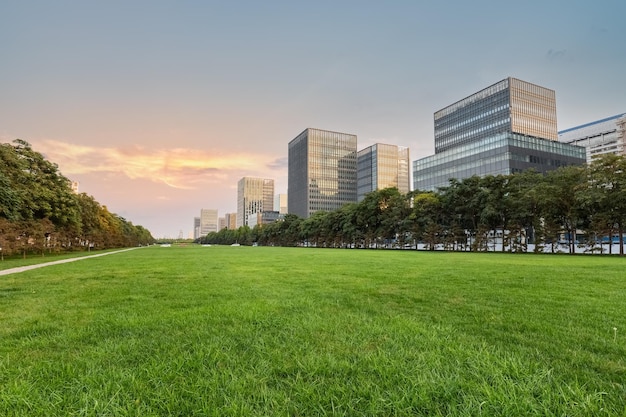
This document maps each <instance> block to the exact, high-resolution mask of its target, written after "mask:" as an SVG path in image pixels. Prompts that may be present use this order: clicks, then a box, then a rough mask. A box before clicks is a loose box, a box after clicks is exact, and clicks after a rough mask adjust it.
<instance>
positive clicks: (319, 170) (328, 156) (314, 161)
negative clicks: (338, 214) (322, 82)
mask: <svg viewBox="0 0 626 417" xmlns="http://www.w3.org/2000/svg"><path fill="white" fill-rule="evenodd" d="M356 142H357V141H356V135H350V134H347V133H338V132H331V131H327V130H319V129H311V128H309V129H305V130H304V131H303V132H302V133H300V134H299V135H298V136H296V138H294V139H293V140H292V141H291V142H289V162H288V178H287V187H288V188H287V207H288V211H289V213H290V214H296V215H298V216H299V217H302V218H308V217H309V216H310V215H311V214H313V213H315V212H316V211H334V210H337V209H339V208H340V207H341V206H343V205H344V204H347V203H355V202H356V201H357V199H356V188H357V187H356V180H357V175H356V162H357V152H356Z"/></svg>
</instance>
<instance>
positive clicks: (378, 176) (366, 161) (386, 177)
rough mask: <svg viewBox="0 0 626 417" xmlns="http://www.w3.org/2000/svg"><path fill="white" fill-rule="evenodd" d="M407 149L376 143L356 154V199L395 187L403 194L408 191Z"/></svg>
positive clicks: (359, 199)
mask: <svg viewBox="0 0 626 417" xmlns="http://www.w3.org/2000/svg"><path fill="white" fill-rule="evenodd" d="M409 164H410V162H409V148H406V147H402V146H396V145H386V144H383V143H376V144H374V145H372V146H369V147H367V148H365V149H362V150H360V151H359V152H358V154H357V199H358V201H361V200H363V198H364V197H365V195H366V194H367V193H370V192H372V191H375V190H381V189H384V188H390V187H395V188H397V189H398V191H400V192H401V193H403V194H407V193H408V192H409V191H410V190H411V189H410V183H411V178H410V176H409V166H410V165H409Z"/></svg>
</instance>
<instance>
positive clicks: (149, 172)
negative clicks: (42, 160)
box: [34, 140, 278, 189]
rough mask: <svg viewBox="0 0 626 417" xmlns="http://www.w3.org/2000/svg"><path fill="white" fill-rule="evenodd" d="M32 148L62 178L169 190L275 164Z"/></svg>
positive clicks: (259, 158) (234, 157)
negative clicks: (126, 181) (89, 177)
mask: <svg viewBox="0 0 626 417" xmlns="http://www.w3.org/2000/svg"><path fill="white" fill-rule="evenodd" d="M34 148H35V149H36V150H37V151H38V152H41V153H42V154H44V155H45V156H46V158H47V159H49V160H50V161H53V162H55V163H56V164H57V165H58V166H59V169H60V170H61V172H62V173H63V175H66V176H68V177H69V176H72V175H80V174H94V173H96V174H103V175H106V174H123V175H125V176H127V177H128V178H130V179H144V180H150V181H153V182H160V183H163V184H167V185H168V186H170V187H173V188H180V189H195V188H198V187H200V186H201V185H205V184H211V183H213V184H215V183H223V182H224V181H228V180H229V178H230V176H231V175H233V174H237V173H238V172H262V171H265V170H267V167H268V166H269V167H271V166H272V165H273V164H276V161H278V160H276V159H275V157H271V156H266V155H259V154H245V153H214V152H208V151H206V150H198V149H187V148H173V149H152V148H146V147H142V146H129V147H124V148H119V147H118V148H116V147H96V146H84V145H76V144H71V143H66V142H62V141H57V140H44V141H41V142H38V143H37V146H36V147H35V146H34Z"/></svg>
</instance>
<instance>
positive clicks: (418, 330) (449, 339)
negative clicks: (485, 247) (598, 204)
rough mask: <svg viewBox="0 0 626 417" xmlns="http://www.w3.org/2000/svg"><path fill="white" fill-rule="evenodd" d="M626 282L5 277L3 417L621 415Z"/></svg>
mask: <svg viewBox="0 0 626 417" xmlns="http://www.w3.org/2000/svg"><path fill="white" fill-rule="evenodd" d="M625 266H626V260H624V259H620V258H615V257H599V256H589V257H585V256H575V257H569V256H549V255H545V256H540V255H509V254H476V253H472V254H470V253H428V252H414V251H366V250H333V249H297V248H263V247H258V248H250V247H196V246H188V247H172V248H160V247H153V248H143V249H139V250H134V251H130V252H124V253H119V254H114V255H111V256H106V257H99V258H93V259H86V260H83V261H80V262H73V263H69V264H63V265H55V266H50V267H46V268H43V269H37V270H33V271H28V272H24V273H20V274H15V275H8V276H4V277H0V319H1V323H2V326H1V328H0V415H6V416H51V415H63V416H65V415H71V416H83V415H85V416H107V415H109V416H152V415H155V416H156V415H159V416H166V415H167V416H190V415H198V416H200V415H202V416H204V415H208V416H270V415H271V416H318V415H346V416H373V415H378V416H413V415H428V416H438V415H441V416H445V415H459V416H465V415H467V416H470V415H472V416H479V415H483V416H521V415H538V416H602V415H605V416H623V415H626V385H625V384H626V303H624V294H626V276H625V273H624V271H625ZM614 328H617V332H615V331H614V330H613V329H614Z"/></svg>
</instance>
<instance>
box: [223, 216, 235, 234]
mask: <svg viewBox="0 0 626 417" xmlns="http://www.w3.org/2000/svg"><path fill="white" fill-rule="evenodd" d="M224 218H225V219H226V227H227V228H228V229H229V230H235V229H237V213H226V214H225V215H224Z"/></svg>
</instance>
